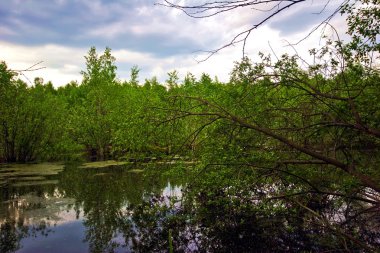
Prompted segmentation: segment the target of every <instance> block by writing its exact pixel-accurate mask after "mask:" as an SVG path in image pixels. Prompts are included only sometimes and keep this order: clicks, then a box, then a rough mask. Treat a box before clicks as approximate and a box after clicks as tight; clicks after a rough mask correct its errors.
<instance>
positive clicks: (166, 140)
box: [0, 48, 223, 162]
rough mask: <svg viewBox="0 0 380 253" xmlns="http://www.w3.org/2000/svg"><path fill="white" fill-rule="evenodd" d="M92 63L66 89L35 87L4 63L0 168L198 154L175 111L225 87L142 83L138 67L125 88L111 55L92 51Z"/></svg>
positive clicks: (39, 83)
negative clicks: (186, 97)
mask: <svg viewBox="0 0 380 253" xmlns="http://www.w3.org/2000/svg"><path fill="white" fill-rule="evenodd" d="M85 58H86V64H87V69H86V70H85V71H82V75H83V81H82V83H80V84H78V83H77V82H71V83H69V84H67V85H66V86H63V87H59V88H55V87H54V85H53V84H52V83H51V82H48V83H44V81H43V80H42V79H41V78H36V79H35V80H34V83H33V85H30V84H29V85H28V84H27V83H25V82H23V81H22V80H20V79H18V78H17V77H18V76H17V74H18V73H15V72H12V71H11V70H9V69H8V68H7V65H6V63H5V62H2V63H1V65H0V66H1V69H0V74H1V83H0V89H1V91H0V96H1V98H0V161H3V162H30V161H37V160H38V161H44V160H67V159H76V158H78V157H86V158H91V159H98V160H103V159H110V158H121V157H125V156H129V157H136V156H137V157H142V156H151V155H158V156H165V155H168V154H174V153H175V152H183V151H185V152H186V150H192V149H193V148H194V147H193V143H192V142H191V141H190V140H189V141H184V142H183V140H184V137H186V136H188V135H189V134H190V133H191V132H192V131H194V129H193V126H191V125H189V120H187V122H186V123H185V122H178V121H174V120H173V121H172V120H168V115H169V111H168V109H169V108H171V107H172V106H171V105H172V104H173V103H174V102H175V100H176V99H175V97H176V96H177V95H178V94H188V93H189V92H191V93H194V92H196V91H197V92H202V90H201V89H203V90H205V91H206V90H208V92H213V90H214V92H216V90H217V89H218V88H217V86H223V84H221V83H219V82H217V81H213V80H211V78H210V77H209V76H208V75H207V74H204V75H202V77H201V79H200V80H196V79H195V78H194V77H193V76H192V75H191V74H188V75H187V76H186V78H185V80H184V81H183V82H182V83H180V82H179V78H178V76H177V72H176V71H173V72H171V73H169V74H168V80H167V81H166V82H165V83H163V84H160V83H159V82H158V81H157V79H156V78H152V79H150V80H145V82H144V83H139V81H138V74H139V69H138V68H137V67H133V68H132V69H131V79H130V80H129V81H126V82H122V81H119V80H117V79H116V66H115V58H114V57H113V56H112V55H111V50H110V49H109V48H107V49H106V50H105V51H104V53H103V54H102V55H98V54H97V52H96V49H95V48H91V49H90V51H89V53H88V56H86V57H85ZM201 87H203V88H201Z"/></svg>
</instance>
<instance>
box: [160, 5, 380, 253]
mask: <svg viewBox="0 0 380 253" xmlns="http://www.w3.org/2000/svg"><path fill="white" fill-rule="evenodd" d="M269 2H271V3H273V4H275V3H276V2H278V1H269ZM300 2H303V1H280V4H285V6H284V5H279V8H277V9H274V11H273V13H270V15H269V17H267V18H266V19H264V20H262V22H260V23H258V25H261V24H263V23H264V22H266V21H267V20H269V19H270V18H272V17H274V16H275V15H277V13H279V11H282V10H285V9H286V8H289V7H291V6H293V5H295V4H298V3H300ZM262 3H263V1H228V2H227V1H226V2H225V1H222V2H206V3H205V4H200V5H196V6H179V5H173V4H170V3H169V2H167V1H166V4H167V5H168V6H169V7H174V8H179V9H181V10H184V11H185V12H186V13H187V14H188V15H190V16H194V15H196V16H195V17H201V18H202V17H207V16H212V15H217V14H219V13H222V12H226V11H229V10H232V9H235V8H238V7H246V6H247V7H252V6H253V5H256V4H262ZM286 3H287V5H286ZM376 3H377V1H355V2H354V3H350V2H348V1H344V2H342V4H341V5H340V6H339V8H338V9H337V10H336V11H335V12H334V13H337V12H339V11H341V12H346V13H349V15H348V18H347V22H348V27H349V33H351V34H352V35H353V40H352V41H351V42H349V43H343V42H342V41H339V40H338V41H329V40H327V41H326V45H325V46H324V47H322V48H320V49H312V50H311V54H312V55H314V56H315V59H316V61H315V62H312V63H309V64H308V65H307V66H308V67H307V68H302V67H301V64H300V62H301V61H302V60H303V59H301V58H300V56H299V55H295V56H288V55H284V56H282V57H281V58H280V59H278V60H276V61H273V60H272V59H271V57H269V56H264V55H261V56H262V60H261V62H259V63H256V64H252V63H251V62H250V61H249V60H248V59H247V58H243V60H242V61H241V62H239V63H237V64H236V67H235V69H234V70H233V72H232V77H231V83H230V85H227V86H225V87H223V86H220V87H218V88H219V89H220V90H219V91H214V93H212V94H207V93H201V92H200V93H194V94H182V95H177V96H176V101H177V104H176V105H175V106H173V107H172V108H171V110H172V111H173V114H172V116H171V117H172V119H181V120H182V119H183V118H185V117H198V118H199V117H203V118H204V119H206V120H205V121H198V122H196V121H192V122H196V123H199V124H200V125H199V129H201V131H203V132H206V134H207V137H208V140H209V141H208V143H207V142H206V143H205V144H204V146H208V145H209V148H208V149H207V151H208V155H207V156H204V157H206V159H203V162H204V164H205V166H204V168H203V169H202V170H201V172H200V173H202V178H201V179H199V181H200V183H199V184H198V186H196V187H194V188H193V189H191V190H189V192H188V195H187V197H186V199H188V200H189V203H188V204H189V205H188V206H187V208H189V210H187V211H188V213H196V211H194V209H197V210H198V211H202V210H203V208H204V209H207V210H208V211H206V212H204V213H203V214H204V215H206V216H207V215H208V212H211V216H212V217H214V216H217V215H219V212H218V211H217V210H223V208H225V207H226V206H227V205H233V207H232V208H226V212H228V211H230V212H232V213H233V214H236V215H242V213H240V211H241V208H242V207H241V206H240V205H243V204H244V203H245V204H244V205H243V207H244V208H245V207H247V206H246V205H248V207H247V208H248V209H247V210H251V211H249V213H248V214H247V213H245V214H243V216H244V215H248V217H263V215H264V217H265V215H268V213H269V214H273V213H274V212H275V211H279V213H278V214H279V216H276V217H269V216H270V215H269V216H268V217H267V218H263V220H262V222H269V220H270V219H273V218H278V219H285V220H286V223H287V224H289V226H290V227H288V228H286V226H285V227H283V229H285V230H286V229H290V230H293V229H297V230H301V231H302V232H301V233H300V234H302V233H303V234H306V237H308V238H309V239H310V238H314V237H315V235H317V236H316V238H314V239H316V240H318V242H317V245H314V246H313V245H311V246H310V248H308V247H309V246H307V247H306V248H298V249H302V250H312V249H313V247H317V249H318V250H317V251H319V250H327V249H334V248H335V249H336V248H340V247H346V249H364V250H366V251H374V250H375V249H376V248H377V247H378V246H379V245H378V242H376V240H377V239H378V236H379V235H378V233H377V232H376V228H377V227H378V226H379V224H378V221H376V219H377V218H378V215H377V214H374V212H377V211H376V210H378V206H379V203H380V202H379V201H380V199H379V194H380V184H379V182H380V174H379V170H378V163H379V161H380V156H379V154H380V152H379V151H380V145H379V137H380V118H379V114H378V112H379V109H380V108H379V106H378V104H380V103H379V102H380V93H379V89H378V84H379V80H380V79H379V78H380V73H379V70H378V69H377V68H376V66H375V65H374V64H373V62H374V61H375V60H376V57H377V56H378V55H379V53H380V51H379V42H378V40H377V39H376V38H377V37H376V36H378V27H379V26H378V24H379V17H380V16H379V15H378V8H376V7H375V8H371V7H374V6H377V5H376ZM360 4H363V5H360ZM209 11H213V12H211V13H208V12H209ZM197 15H199V16H197ZM258 25H257V24H256V25H255V26H253V27H251V29H249V30H246V31H245V32H243V33H241V34H239V35H238V36H237V37H235V38H234V39H233V40H232V41H231V43H229V44H227V45H226V46H230V45H233V44H235V43H237V42H243V43H245V41H246V38H247V36H249V34H250V33H251V31H252V30H253V29H255V28H257V27H258ZM239 36H243V39H241V40H239V38H241V37H239ZM224 47H225V46H224ZM224 47H222V48H224ZM219 50H220V49H218V50H216V51H211V54H213V53H215V52H217V51H219ZM243 52H244V46H243ZM197 136H198V133H196V134H195V138H197ZM213 168H215V170H216V171H217V172H216V173H215V170H213ZM231 169H233V170H235V173H237V174H238V175H239V176H236V177H235V176H234V175H233V173H231V172H230V170H231ZM243 175H245V176H243ZM242 181H244V184H241V183H239V182H242ZM210 182H212V183H210ZM250 184H253V185H250ZM194 185H197V183H194V184H193V186H194ZM210 185H216V186H215V188H214V187H210ZM189 196H192V197H189ZM208 196H213V197H210V198H209V197H208ZM235 197H236V199H237V200H236V201H237V202H238V203H237V204H236V203H235V200H234V199H235ZM215 199H219V200H220V201H221V202H222V204H219V202H218V201H215ZM195 202H196V203H198V205H194V203H195ZM215 202H216V203H215ZM223 203H224V204H223ZM234 203H235V204H234ZM247 203H248V204H247ZM252 203H256V206H260V208H262V209H267V210H268V212H264V213H262V212H261V211H260V210H259V209H257V210H255V207H252V208H253V210H252V209H249V206H250V205H251V206H252V205H253V206H255V204H252ZM209 207H213V208H211V209H210V208H209ZM281 207H286V208H284V209H282V208H281ZM288 209H291V210H293V211H294V213H292V212H290V213H288V212H287V210H288ZM184 210H185V211H186V209H185V208H184ZM214 212H215V213H216V214H215V213H214ZM251 212H252V213H251ZM188 213H186V214H188ZM251 215H252V216H251ZM222 216H223V215H222ZM338 216H339V217H340V218H339V219H336V218H333V217H338ZM223 217H224V218H221V219H222V220H227V219H225V216H223ZM232 217H234V215H232ZM284 217H285V218H284ZM247 219H249V218H247V217H245V216H244V217H242V220H236V219H231V222H232V223H233V224H240V223H239V222H244V220H247ZM204 220H207V219H206V218H205V217H204V216H202V215H200V217H199V219H195V221H196V225H194V226H195V227H198V228H199V227H202V222H203V221H204ZM370 220H371V221H370ZM197 221H198V222H199V223H197ZM299 222H301V225H299V224H300V223H299ZM280 224H284V223H282V222H280V223H279V224H277V225H276V226H278V227H279V229H280ZM209 225H210V226H212V227H214V225H213V224H209ZM230 225H231V224H230ZM216 226H217V224H216ZM222 227H223V226H220V227H216V228H215V230H218V231H220V230H221V229H223V228H222ZM227 227H228V226H227ZM207 231H212V228H211V229H209V230H207ZM310 231H313V232H312V233H310ZM326 231H328V232H326ZM352 231H357V232H356V233H353V232H352ZM277 232H279V231H277V230H275V231H274V234H276V233H277ZM195 233H199V234H203V233H205V231H196V232H195ZM281 233H282V232H281ZM281 233H280V234H281ZM313 233H314V236H313ZM329 233H330V235H329ZM331 234H333V235H334V236H337V238H338V239H337V240H336V239H334V238H333V237H331ZM278 239H279V240H281V241H286V240H290V241H289V243H293V242H294V240H293V241H292V239H290V238H288V239H284V238H282V237H280V238H278ZM323 241H324V243H326V245H321V243H322V242H323ZM347 241H349V245H348V246H347V244H346V243H347ZM295 245H297V243H295ZM293 246H294V245H293ZM293 246H292V247H293ZM286 247H291V246H290V245H289V244H288V245H287V246H286ZM292 247H291V248H292ZM294 247H295V248H292V249H294V250H296V249H297V247H299V246H294ZM324 247H326V248H324ZM274 249H275V248H274ZM226 250H228V248H227V249H226Z"/></svg>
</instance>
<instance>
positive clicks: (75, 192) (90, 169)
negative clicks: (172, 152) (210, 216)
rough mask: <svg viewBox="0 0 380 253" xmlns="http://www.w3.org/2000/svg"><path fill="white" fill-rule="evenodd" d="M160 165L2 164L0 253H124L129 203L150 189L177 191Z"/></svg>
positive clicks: (128, 231) (164, 192)
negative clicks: (148, 166) (147, 166)
mask: <svg viewBox="0 0 380 253" xmlns="http://www.w3.org/2000/svg"><path fill="white" fill-rule="evenodd" d="M161 167H162V168H161ZM165 167H166V166H158V165H154V166H152V165H151V166H150V168H146V167H142V166H140V167H136V166H131V165H122V164H118V163H115V162H105V163H99V162H98V163H87V164H84V165H63V164H53V163H49V164H48V163H45V164H32V165H3V166H1V167H0V193H1V195H0V225H1V230H0V252H2V253H6V252H20V253H21V252H22V253H29V252H33V253H34V252H56V253H58V252H129V251H130V248H129V246H128V245H129V244H130V240H131V237H130V235H131V234H133V231H131V230H133V225H131V222H128V221H130V219H129V217H131V216H132V215H133V213H131V212H130V211H129V210H130V208H128V207H131V206H134V205H138V204H139V203H141V201H142V200H143V199H144V198H146V197H147V196H150V195H151V194H161V195H162V196H173V195H180V194H181V184H182V183H183V182H181V181H182V180H180V179H178V178H177V179H174V178H173V177H170V176H168V175H170V174H169V173H165Z"/></svg>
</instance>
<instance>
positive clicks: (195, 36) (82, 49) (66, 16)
mask: <svg viewBox="0 0 380 253" xmlns="http://www.w3.org/2000/svg"><path fill="white" fill-rule="evenodd" d="M159 1H160V0H3V1H1V3H0V60H2V61H6V63H7V64H8V66H9V67H10V68H12V69H25V68H27V67H29V66H31V65H33V64H35V63H37V62H40V61H43V63H42V64H41V65H40V66H43V67H46V68H44V69H41V70H38V71H34V72H28V73H25V74H26V75H27V77H28V78H29V79H30V80H33V79H34V78H35V77H37V76H38V77H42V78H43V79H44V80H45V81H52V82H53V84H54V85H55V86H62V85H65V84H67V83H68V82H70V81H72V80H77V81H78V82H80V81H81V75H80V71H81V70H84V69H85V59H84V56H85V55H86V54H87V52H88V50H89V48H90V47H91V46H95V47H96V48H97V51H98V53H100V54H101V53H102V52H103V51H104V49H105V47H107V46H108V47H110V48H111V49H112V54H113V55H114V56H115V57H116V64H117V66H118V71H117V73H118V78H119V79H121V80H125V79H129V74H130V68H131V67H132V66H133V65H138V66H139V68H140V69H141V72H140V78H139V79H140V81H141V82H143V80H144V79H145V78H151V77H153V76H156V77H157V78H158V79H159V80H160V81H164V80H165V79H166V73H167V72H169V71H171V70H174V69H176V70H177V71H178V72H179V73H180V77H183V76H184V75H185V74H186V73H187V72H192V73H193V74H195V75H196V76H199V75H200V74H201V73H202V72H206V73H208V74H210V75H211V76H212V77H214V76H218V78H219V80H222V81H227V80H228V76H229V73H230V72H231V69H232V67H233V62H234V61H237V60H239V59H240V58H241V56H242V48H241V46H239V45H237V46H235V47H230V48H227V49H225V50H223V51H221V52H220V53H219V54H217V55H215V56H213V57H212V58H210V59H209V60H207V61H206V62H203V63H197V61H196V60H195V59H202V55H200V54H199V53H194V52H195V51H197V50H211V49H215V48H218V47H220V46H223V45H224V44H225V43H227V42H229V40H231V39H232V38H233V36H234V35H235V34H237V33H238V32H240V31H242V30H243V29H244V28H247V27H249V26H250V25H252V24H254V23H255V22H257V21H258V20H260V19H261V18H263V17H264V16H265V15H267V14H266V13H263V12H257V11H254V10H252V9H239V10H236V11H234V12H229V13H227V14H225V15H220V16H216V17H213V18H209V19H191V18H189V17H188V16H186V15H184V13H182V12H180V11H178V10H174V9H170V8H165V7H162V6H158V5H154V3H156V2H159ZM181 2H182V3H194V2H196V1H181ZM197 2H202V1H197ZM203 2H204V1H203ZM326 2H328V1H327V0H316V1H313V0H310V1H306V3H302V4H300V5H298V6H295V7H294V8H292V9H288V10H287V11H286V12H284V13H283V14H282V15H279V16H278V17H275V18H274V19H273V20H271V21H269V22H268V23H267V24H266V25H264V26H263V27H261V28H260V29H258V30H256V31H254V32H253V33H252V35H251V36H250V37H249V40H248V41H247V53H248V56H250V57H251V58H253V59H255V57H256V55H257V53H258V52H259V51H262V52H268V53H269V52H271V49H270V46H269V44H270V45H271V47H272V48H273V50H274V51H275V52H276V54H281V53H283V52H285V51H289V50H290V51H289V52H291V51H292V50H293V49H291V48H290V47H286V45H287V41H288V42H296V41H297V40H299V39H300V38H302V37H303V36H305V35H306V34H308V32H309V31H310V30H311V29H312V28H313V27H314V26H315V25H317V24H318V23H319V22H321V21H323V20H324V18H326V17H327V16H328V15H329V14H331V12H332V11H333V10H335V8H336V6H337V4H338V3H340V2H341V1H339V0H335V1H334V0H332V1H330V4H329V5H328V6H327V8H326V9H325V11H324V12H323V13H322V14H316V13H318V12H320V11H321V10H322V9H323V8H324V5H325V4H326ZM334 22H335V25H336V26H338V27H340V26H342V25H343V24H344V19H342V18H341V17H340V16H337V17H336V18H335V19H334ZM318 43H320V33H319V32H318V33H315V34H313V35H312V36H311V37H310V38H309V39H308V40H307V41H305V42H303V43H302V44H300V45H299V46H297V51H299V52H301V53H302V54H304V52H306V51H307V49H308V48H311V47H317V46H318Z"/></svg>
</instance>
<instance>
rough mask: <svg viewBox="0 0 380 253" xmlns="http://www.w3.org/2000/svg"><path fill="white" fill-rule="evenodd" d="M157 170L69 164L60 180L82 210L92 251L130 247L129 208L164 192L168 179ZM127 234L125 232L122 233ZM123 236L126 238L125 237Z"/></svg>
mask: <svg viewBox="0 0 380 253" xmlns="http://www.w3.org/2000/svg"><path fill="white" fill-rule="evenodd" d="M161 174H162V172H158V173H145V174H141V173H132V172H130V169H128V168H126V167H123V166H122V167H120V166H112V167H108V168H88V169H81V170H79V171H78V168H76V167H72V168H67V169H66V170H65V172H64V173H63V174H62V178H61V180H60V182H61V185H60V186H61V187H62V189H63V190H64V191H65V193H66V196H67V197H71V198H74V199H75V209H76V210H77V213H78V214H79V213H80V212H81V210H82V211H83V219H84V220H83V224H84V226H85V229H86V231H85V233H86V235H85V241H87V242H88V243H89V248H90V252H114V251H116V249H117V248H119V247H129V244H130V239H129V237H130V235H132V234H133V224H132V223H131V222H130V219H129V217H130V215H132V213H129V212H128V210H127V209H128V208H131V207H132V208H133V207H134V206H136V205H138V204H139V203H141V201H142V199H143V198H144V197H145V195H146V194H147V193H151V192H153V193H155V194H161V193H162V190H163V189H164V188H165V187H166V186H167V183H168V179H167V178H166V177H163V176H160V175H161ZM123 233H124V234H126V235H128V236H122V234H123ZM123 238H127V240H124V239H123Z"/></svg>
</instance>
